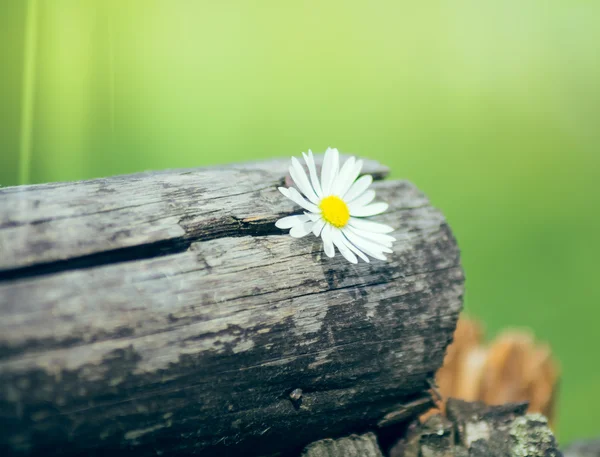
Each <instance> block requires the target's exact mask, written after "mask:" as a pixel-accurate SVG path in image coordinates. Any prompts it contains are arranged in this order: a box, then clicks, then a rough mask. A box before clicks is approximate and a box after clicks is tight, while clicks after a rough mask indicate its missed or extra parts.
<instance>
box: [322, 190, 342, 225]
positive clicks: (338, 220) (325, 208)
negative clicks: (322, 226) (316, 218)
mask: <svg viewBox="0 0 600 457" xmlns="http://www.w3.org/2000/svg"><path fill="white" fill-rule="evenodd" d="M319 208H321V212H322V216H323V219H325V221H326V222H329V223H330V224H331V225H333V226H334V227H337V228H342V227H343V226H345V225H346V224H347V223H348V220H349V219H350V210H349V209H348V205H346V203H345V202H344V200H342V199H341V198H340V197H336V196H335V195H330V196H329V197H325V198H324V199H323V200H321V203H320V204H319Z"/></svg>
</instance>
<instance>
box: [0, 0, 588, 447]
mask: <svg viewBox="0 0 600 457" xmlns="http://www.w3.org/2000/svg"><path fill="white" fill-rule="evenodd" d="M0 12H1V14H0V68H1V69H2V70H1V72H0V74H1V76H0V78H1V79H0V81H1V82H0V184H2V185H11V184H13V185H14V184H17V183H19V182H20V180H21V182H23V181H28V182H32V183H37V182H44V181H55V180H75V179H83V178H91V177H96V176H105V175H112V174H118V173H129V172H134V171H140V170H146V169H163V168H175V167H191V166H198V165H207V164H215V163H223V162H233V161H242V160H250V159H258V158H264V157H271V156H290V155H292V154H296V155H298V154H299V153H300V152H301V151H305V150H307V149H308V148H312V149H313V151H315V152H317V151H323V150H324V149H325V148H326V147H327V146H334V147H338V148H339V149H340V150H342V151H346V152H351V153H356V154H360V155H365V156H369V157H372V158H376V159H379V160H380V161H382V162H384V163H386V164H388V165H390V166H391V167H392V170H393V177H395V178H401V177H402V178H408V179H410V180H412V181H414V182H415V183H416V184H417V185H418V186H419V187H420V188H422V189H424V190H425V191H426V192H427V193H428V195H429V196H430V197H431V199H432V200H433V202H434V203H435V205H437V206H438V207H440V208H442V209H443V211H444V213H445V214H446V215H447V216H448V218H449V221H450V223H451V226H452V227H453V230H454V231H455V234H456V236H457V238H458V240H459V244H460V246H461V247H462V251H463V258H464V266H465V269H466V272H467V288H468V291H467V308H468V310H469V311H470V313H471V314H473V315H476V316H479V317H481V318H483V319H484V320H485V322H486V323H487V325H488V327H489V330H491V333H493V332H494V331H497V330H498V329H500V328H503V327H506V326H530V327H532V328H533V329H534V330H535V332H536V334H537V335H538V337H539V338H541V339H543V340H547V341H549V342H550V343H551V344H552V347H553V349H554V351H555V353H556V355H557V356H558V357H559V359H560V361H561V364H562V368H563V372H564V374H563V380H562V385H561V387H562V388H561V392H560V404H559V408H558V411H559V413H560V415H559V424H558V426H559V436H560V437H561V438H562V439H563V440H570V439H572V438H574V437H575V436H584V435H592V434H597V433H598V424H600V400H598V396H597V395H596V388H597V386H598V385H600V368H599V367H598V365H596V364H594V363H593V360H594V356H592V355H590V351H592V352H593V351H594V350H595V349H597V348H598V347H600V336H599V334H598V332H597V330H596V327H597V322H596V319H598V318H600V310H599V309H600V308H599V307H598V305H600V293H599V291H598V287H596V281H597V278H596V274H597V271H598V267H597V265H598V258H599V257H600V248H599V242H598V233H600V230H599V228H600V216H599V215H598V210H599V209H600V192H599V191H598V188H597V183H598V181H599V180H600V156H599V152H600V150H599V149H600V129H598V126H599V125H600V90H599V89H598V81H600V59H599V58H598V43H599V42H600V27H598V24H597V18H598V17H599V15H600V3H598V2H585V1H572V2H563V1H557V0H554V1H552V0H550V1H549V0H546V1H541V0H539V1H532V2H520V1H517V0H509V1H504V2H481V1H475V0H472V1H452V2H439V3H437V4H436V5H433V4H431V3H430V2H396V1H391V0H390V1H383V2H358V1H342V0H334V1H326V2H317V1H311V2H281V1H261V2H251V1H243V0H231V1H222V2H189V1H184V0H168V1H167V0H165V1H153V2H149V1H147V0H120V1H118V2H117V1H114V0H110V1H108V0H82V1H78V0H53V1H51V2H50V1H43V0H27V1H25V0H3V2H2V6H1V7H0Z"/></svg>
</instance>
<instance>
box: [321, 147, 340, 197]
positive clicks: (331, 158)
mask: <svg viewBox="0 0 600 457" xmlns="http://www.w3.org/2000/svg"><path fill="white" fill-rule="evenodd" d="M339 164H340V157H339V152H338V150H337V149H331V148H328V149H327V151H325V158H324V159H323V167H322V168H321V189H322V190H323V196H324V197H326V196H328V195H330V194H331V188H332V187H333V183H334V182H335V178H336V176H337V173H338V168H339V166H340V165H339Z"/></svg>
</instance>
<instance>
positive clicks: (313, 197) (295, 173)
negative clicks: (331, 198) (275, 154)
mask: <svg viewBox="0 0 600 457" xmlns="http://www.w3.org/2000/svg"><path fill="white" fill-rule="evenodd" d="M290 175H291V177H292V179H293V180H294V183H295V184H296V186H298V189H300V192H302V193H303V194H304V195H306V197H307V198H308V199H309V200H310V201H311V202H313V203H314V204H315V205H318V204H319V197H317V194H315V191H314V189H313V187H312V186H311V184H310V182H309V181H308V177H307V176H306V172H305V171H304V168H302V165H300V162H299V161H298V159H296V158H295V157H292V165H291V166H290Z"/></svg>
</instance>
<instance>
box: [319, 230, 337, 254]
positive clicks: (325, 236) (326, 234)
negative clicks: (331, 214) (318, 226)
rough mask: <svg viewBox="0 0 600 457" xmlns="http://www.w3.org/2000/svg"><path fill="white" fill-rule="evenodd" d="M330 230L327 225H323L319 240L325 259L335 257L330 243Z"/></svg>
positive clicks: (331, 242)
mask: <svg viewBox="0 0 600 457" xmlns="http://www.w3.org/2000/svg"><path fill="white" fill-rule="evenodd" d="M332 230H333V227H332V226H331V225H329V224H325V227H323V231H322V232H321V239H322V240H323V250H324V251H325V254H326V255H327V257H333V256H335V249H334V248H333V241H332Z"/></svg>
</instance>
